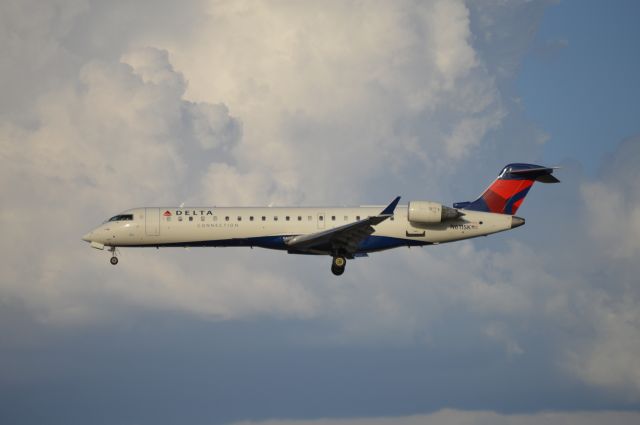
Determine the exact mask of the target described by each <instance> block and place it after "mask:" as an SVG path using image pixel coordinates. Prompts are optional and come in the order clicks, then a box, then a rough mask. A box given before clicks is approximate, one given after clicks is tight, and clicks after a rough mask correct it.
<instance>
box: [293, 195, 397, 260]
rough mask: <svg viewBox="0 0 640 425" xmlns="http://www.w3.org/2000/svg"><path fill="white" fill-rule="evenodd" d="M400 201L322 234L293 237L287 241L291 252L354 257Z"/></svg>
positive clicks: (394, 201) (395, 200) (324, 231)
mask: <svg viewBox="0 0 640 425" xmlns="http://www.w3.org/2000/svg"><path fill="white" fill-rule="evenodd" d="M399 201H400V197H399V196H398V197H397V198H395V199H394V200H393V201H392V202H391V203H390V204H389V205H388V206H387V207H386V208H385V209H384V210H382V211H381V212H380V214H378V215H374V216H371V217H367V218H365V219H362V220H359V221H356V222H353V223H349V224H345V225H344V226H339V227H335V228H333V229H328V230H323V231H322V232H316V233H309V234H306V235H298V236H292V237H291V238H289V239H288V240H287V241H286V244H287V245H288V246H289V247H290V250H293V251H299V252H309V253H316V252H317V253H319V252H323V253H330V254H332V253H340V254H348V255H353V254H354V253H355V252H356V251H357V249H358V245H359V244H360V242H362V241H363V240H364V239H365V238H366V237H367V236H369V235H371V234H372V233H373V232H374V231H375V229H374V228H373V226H375V225H377V224H380V223H382V222H383V221H384V220H386V219H388V218H389V217H391V216H393V211H394V210H395V209H396V205H398V202H399Z"/></svg>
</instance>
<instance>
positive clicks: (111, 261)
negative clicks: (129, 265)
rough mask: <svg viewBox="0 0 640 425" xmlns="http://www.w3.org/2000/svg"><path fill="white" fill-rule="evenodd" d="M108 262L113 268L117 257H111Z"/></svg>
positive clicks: (116, 262)
mask: <svg viewBox="0 0 640 425" xmlns="http://www.w3.org/2000/svg"><path fill="white" fill-rule="evenodd" d="M109 262H110V263H111V264H113V265H114V266H115V265H116V264H118V257H111V260H109Z"/></svg>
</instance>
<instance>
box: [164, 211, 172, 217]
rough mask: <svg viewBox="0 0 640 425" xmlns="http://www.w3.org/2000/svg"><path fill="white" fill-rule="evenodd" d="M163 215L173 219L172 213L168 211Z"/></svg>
mask: <svg viewBox="0 0 640 425" xmlns="http://www.w3.org/2000/svg"><path fill="white" fill-rule="evenodd" d="M162 215H163V216H165V217H171V211H169V210H167V211H165V212H164V213H163V214H162Z"/></svg>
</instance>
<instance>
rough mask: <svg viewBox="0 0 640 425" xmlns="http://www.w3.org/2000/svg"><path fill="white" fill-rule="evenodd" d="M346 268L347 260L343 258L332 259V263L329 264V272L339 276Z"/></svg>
mask: <svg viewBox="0 0 640 425" xmlns="http://www.w3.org/2000/svg"><path fill="white" fill-rule="evenodd" d="M346 266H347V259H346V258H344V257H333V261H332V262H331V272H332V273H333V274H334V275H336V276H340V275H341V274H342V273H344V268H345V267H346Z"/></svg>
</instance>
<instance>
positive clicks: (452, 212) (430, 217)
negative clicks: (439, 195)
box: [408, 201, 464, 223]
mask: <svg viewBox="0 0 640 425" xmlns="http://www.w3.org/2000/svg"><path fill="white" fill-rule="evenodd" d="M408 211H409V213H408V215H409V217H408V218H409V221H412V222H414V223H441V222H443V221H446V220H454V219H456V218H458V217H462V216H463V215H464V213H462V212H460V211H458V210H457V209H455V208H451V207H447V206H444V205H442V204H439V203H437V202H428V201H411V202H409V210H408Z"/></svg>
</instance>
